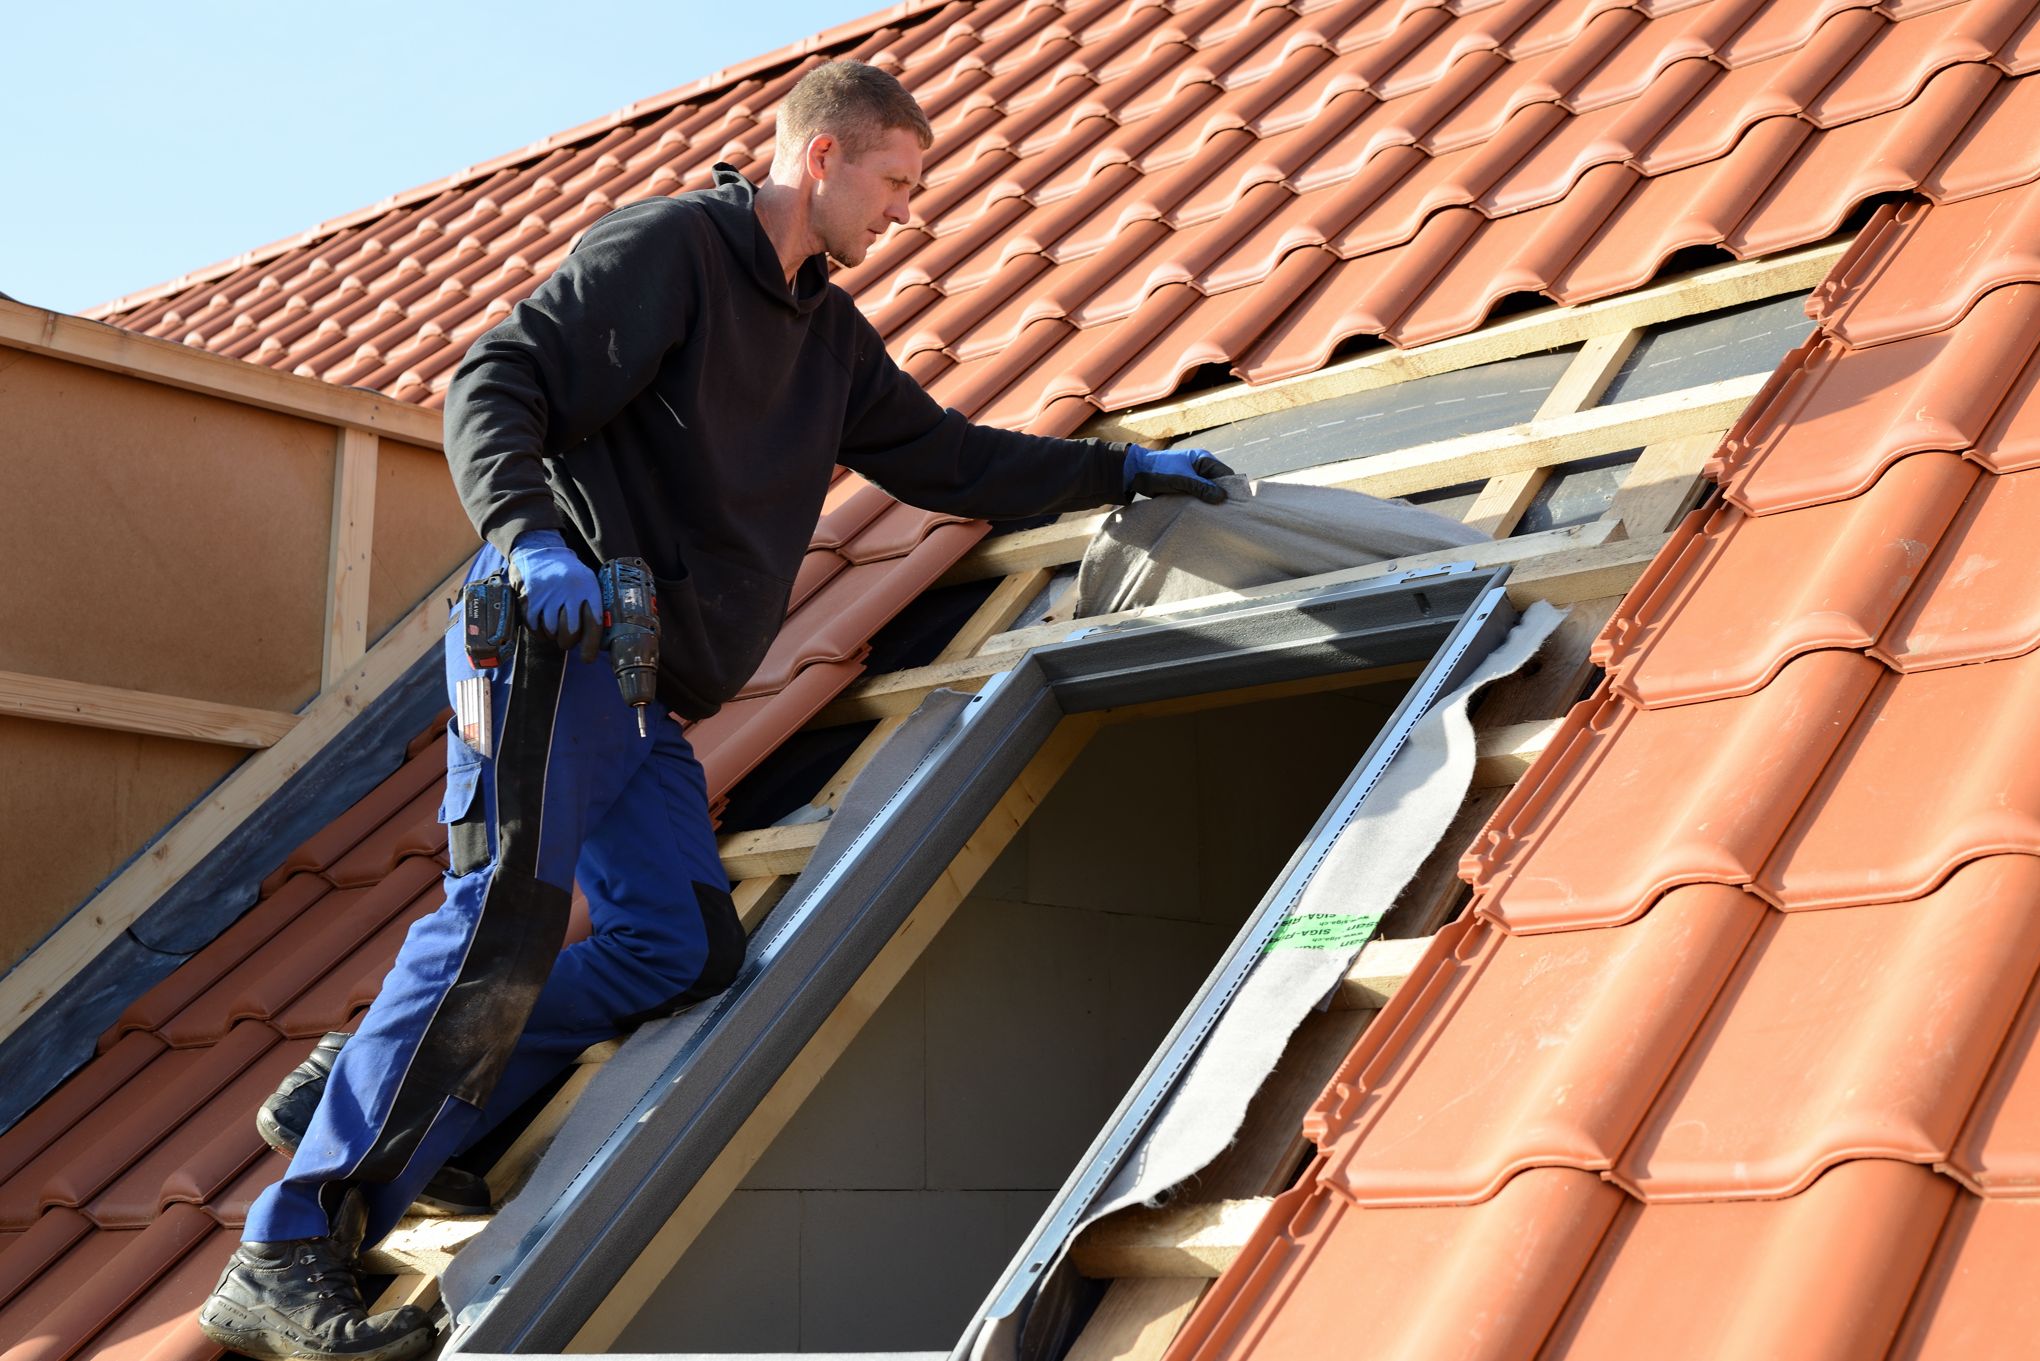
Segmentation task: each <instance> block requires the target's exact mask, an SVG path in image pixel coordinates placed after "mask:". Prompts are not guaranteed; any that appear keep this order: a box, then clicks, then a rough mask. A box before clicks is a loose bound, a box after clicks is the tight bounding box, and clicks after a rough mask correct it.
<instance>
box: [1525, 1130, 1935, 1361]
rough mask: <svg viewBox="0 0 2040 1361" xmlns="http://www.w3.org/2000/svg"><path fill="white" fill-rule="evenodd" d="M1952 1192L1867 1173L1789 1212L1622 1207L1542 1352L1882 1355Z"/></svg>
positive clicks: (1839, 1176)
mask: <svg viewBox="0 0 2040 1361" xmlns="http://www.w3.org/2000/svg"><path fill="white" fill-rule="evenodd" d="M1953 1191H1954V1188H1953V1186H1952V1185H1950V1184H1949V1183H1948V1182H1946V1181H1944V1180H1942V1179H1940V1178H1937V1177H1935V1176H1934V1175H1933V1174H1932V1173H1930V1172H1928V1171H1926V1169H1924V1168H1919V1167H1907V1166H1905V1165H1904V1164H1902V1163H1889V1162H1874V1161H1864V1162H1852V1163H1844V1164H1843V1165H1841V1166H1840V1167H1837V1168H1836V1169H1835V1170H1834V1171H1832V1172H1830V1173H1828V1174H1827V1175H1826V1176H1824V1177H1822V1178H1821V1179H1820V1180H1819V1181H1817V1182H1815V1183H1814V1185H1813V1186H1812V1188H1811V1189H1809V1190H1807V1191H1806V1192H1804V1193H1803V1194H1801V1195H1798V1196H1794V1197H1792V1198H1791V1199H1789V1200H1777V1201H1740V1202H1736V1201H1725V1202H1719V1203H1715V1204H1703V1205H1650V1206H1643V1205H1636V1204H1630V1205H1626V1206H1624V1207H1623V1210H1622V1213H1621V1214H1620V1215H1619V1216H1618V1217H1617V1218H1616V1221H1615V1224H1614V1227H1612V1228H1611V1229H1610V1230H1609V1231H1608V1237H1607V1239H1606V1241H1605V1242H1603V1243H1602V1245H1601V1250H1600V1252H1599V1253H1598V1254H1597V1255H1596V1257H1595V1259H1594V1266H1593V1269H1592V1270H1591V1271H1589V1272H1588V1273H1587V1275H1586V1276H1585V1278H1584V1279H1583V1280H1581V1281H1580V1282H1579V1285H1578V1287H1577V1291H1576V1293H1575V1294H1574V1296H1573V1299H1572V1303H1571V1306H1570V1307H1569V1308H1568V1309H1567V1311H1566V1313H1565V1315H1564V1317H1562V1318H1561V1319H1560V1320H1559V1323H1558V1326H1557V1328H1555V1329H1554V1330H1553V1332H1552V1335H1551V1339H1550V1341H1549V1343H1548V1344H1547V1348H1548V1350H1547V1351H1546V1352H1545V1353H1542V1354H1545V1355H1560V1356H1566V1357H1571V1358H1579V1359H1580V1361H1586V1359H1587V1358H1595V1361H1600V1359H1601V1358H1607V1359H1608V1361H1613V1359H1614V1358H1617V1357H1635V1356H1639V1355H1648V1356H1652V1357H1664V1358H1668V1361H1700V1359H1701V1358H1703V1357H1717V1356H1780V1357H1782V1356H1790V1357H1794V1358H1804V1361H1845V1358H1854V1357H1866V1356H1883V1355H1884V1354H1885V1349H1886V1348H1887V1347H1888V1346H1889V1345H1890V1342H1891V1337H1892V1334H1893V1333H1895V1332H1896V1331H1897V1330H1898V1325H1899V1321H1900V1320H1901V1319H1902V1318H1903V1317H1904V1314H1905V1306H1906V1296H1905V1294H1904V1292H1902V1291H1894V1290H1892V1289H1891V1288H1890V1284H1891V1282H1892V1281H1894V1280H1899V1281H1911V1280H1914V1279H1916V1278H1917V1277H1918V1276H1919V1273H1920V1271H1921V1269H1922V1267H1923V1266H1924V1265H1925V1262H1926V1259H1927V1254H1928V1253H1929V1252H1930V1251H1931V1250H1932V1248H1933V1244H1934V1236H1935V1234H1936V1232H1937V1231H1938V1230H1939V1229H1940V1227H1941V1223H1942V1220H1943V1219H1944V1217H1945V1216H1946V1215H1947V1213H1948V1207H1949V1203H1950V1202H1951V1201H1952V1200H1953V1199H1954V1195H1953ZM1672 1282H1677V1283H1678V1285H1677V1288H1676V1289H1668V1288H1667V1286H1668V1285H1669V1284H1670V1283H1672Z"/></svg>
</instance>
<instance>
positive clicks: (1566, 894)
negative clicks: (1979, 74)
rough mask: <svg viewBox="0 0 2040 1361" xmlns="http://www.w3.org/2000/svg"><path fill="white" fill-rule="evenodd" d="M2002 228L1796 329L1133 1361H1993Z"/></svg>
mask: <svg viewBox="0 0 2040 1361" xmlns="http://www.w3.org/2000/svg"><path fill="white" fill-rule="evenodd" d="M2022 131H2025V132H2027V133H2028V134H2029V132H2030V130H2022ZM2036 213H2040V185H2027V186H2024V187H2020V188H2015V189H2009V190H2004V191H1999V192H1995V193H1992V194H1989V195H1986V196H1983V197H1979V198H1975V199H1972V200H1969V201H1967V202H1963V203H1958V204H1953V205H1947V206H1936V207H1929V206H1928V205H1926V204H1925V203H1923V202H1920V201H1917V200H1914V201H1909V202H1906V203H1904V204H1902V205H1898V206H1893V207H1887V208H1884V209H1881V210H1880V211H1879V213H1878V215H1877V216H1876V217H1875V219H1873V221H1872V223H1871V225H1870V227H1869V228H1868V230H1867V231H1866V232H1865V233H1864V235H1863V236H1862V237H1861V238H1860V239H1859V241H1858V243H1857V245H1856V246H1855V247H1854V249H1852V251H1851V252H1850V253H1849V254H1848V255H1847V256H1845V257H1844V258H1843V260H1842V261H1841V262H1840V263H1839V264H1838V265H1837V267H1836V269H1835V272H1834V274H1833V276H1832V277H1831V278H1830V280H1829V281H1828V283H1827V284H1826V285H1825V286H1823V288H1822V289H1821V290H1819V291H1818V292H1817V293H1816V294H1815V295H1814V297H1813V299H1812V300H1811V301H1810V303H1809V308H1810V310H1811V311H1812V312H1813V314H1814V316H1815V318H1816V320H1818V321H1819V322H1820V327H1819V329H1818V330H1817V332H1816V333H1815V334H1814V336H1813V337H1812V338H1811V339H1810V340H1808V341H1807V342H1806V344H1805V345H1803V346H1801V347H1800V348H1799V349H1798V350H1797V351H1795V352H1794V353H1793V354H1792V355H1790V356H1788V358H1787V359H1786V361H1785V362H1784V364H1783V365H1782V366H1781V367H1780V368H1779V370H1778V372H1777V373H1776V374H1775V375H1774V377H1773V378H1772V380H1771V383H1770V384H1769V386H1768V387H1767V389H1766V390H1765V392H1764V393H1763V394H1762V395H1761V396H1760V397H1759V398H1758V399H1757V401H1755V402H1754V403H1753V404H1752V405H1751V407H1750V409H1749V411H1748V412H1747V414H1746V415H1745V416H1744V418H1743V419H1742V421H1741V422H1740V423H1739V424H1738V425H1737V426H1736V428H1735V429H1734V430H1732V431H1731V432H1730V433H1729V435H1728V437H1727V439H1726V441H1725V442H1724V444H1723V445H1722V447H1721V450H1720V452H1719V453H1718V454H1717V455H1716V457H1715V459H1714V461H1713V463H1712V464H1711V465H1710V471H1711V473H1712V474H1713V475H1714V477H1715V478H1716V480H1717V481H1718V482H1719V483H1720V484H1721V486H1722V488H1723V491H1724V497H1723V499H1722V500H1721V501H1720V502H1719V503H1718V504H1717V505H1716V506H1715V507H1714V508H1712V509H1703V510H1701V511H1696V512H1695V513H1694V514H1693V516H1692V517H1691V518H1689V519H1688V521H1687V522H1686V524H1685V525H1684V527H1683V528H1682V529H1681V530H1680V531H1679V532H1678V533H1677V534H1676V535H1675V536H1674V538H1673V540H1672V542H1671V543H1670V544H1669V545H1668V546H1667V547H1666V548H1665V550H1664V552H1663V553H1662V554H1661V555H1660V556H1659V557H1658V558H1657V560H1656V561H1655V562H1654V563H1653V565H1652V567H1651V569H1650V571H1649V573H1648V574H1647V575H1646V577H1645V578H1644V580H1643V581H1642V582H1640V583H1639V584H1638V586H1637V587H1636V589H1635V590H1633V591H1632V592H1631V593H1630V595H1629V597H1628V599H1627V600H1626V601H1625V602H1624V604H1623V606H1622V608H1621V609H1620V610H1619V611H1618V612H1617V613H1616V615H1615V617H1614V619H1613V620H1612V621H1611V623H1610V624H1609V626H1608V628H1607V630H1606V632H1605V633H1604V634H1603V635H1602V637H1601V639H1600V642H1599V644H1598V651H1597V658H1598V660H1600V661H1601V662H1602V663H1603V665H1604V666H1605V667H1606V669H1607V677H1606V680H1605V682H1604V684H1603V685H1602V686H1601V687H1600V689H1599V690H1598V691H1597V692H1596V693H1595V694H1594V695H1593V696H1592V697H1591V698H1589V699H1587V700H1586V701H1584V702H1582V703H1581V704H1580V705H1579V706H1578V707H1577V708H1575V710H1574V711H1573V713H1572V714H1571V715H1570V716H1569V717H1568V719H1567V720H1566V723H1565V725H1564V729H1563V731H1562V732H1561V734H1560V735H1559V736H1558V738H1557V739H1555V740H1554V741H1553V743H1552V745H1551V747H1550V749H1549V750H1548V751H1547V753H1546V754H1545V756H1544V757H1543V759H1542V760H1540V762H1539V763H1538V765H1537V767H1536V768H1535V769H1534V770H1533V771H1532V772H1531V773H1530V775H1529V776H1528V777H1526V779H1525V780H1524V781H1523V783H1522V784H1521V785H1520V786H1518V788H1517V789H1516V790H1515V791H1514V792H1513V793H1512V795H1511V796H1510V798H1509V799H1508V800H1507V802H1506V803H1505V804H1504V805H1503V806H1502V807H1501V808H1500V809H1499V810H1498V811H1497V812H1496V814H1495V816H1494V818H1493V819H1492V821H1491V822H1490V823H1489V825H1488V827H1487V828H1486V830H1485V831H1484V832H1483V834H1482V836H1481V837H1480V838H1479V839H1478V841H1477V842H1476V843H1475V845H1474V846H1473V848H1472V849H1471V850H1469V851H1468V852H1467V854H1466V857H1465V859H1464V861H1463V862H1462V868H1463V871H1464V873H1465V874H1466V877H1467V878H1468V879H1469V880H1470V881H1471V882H1472V884H1473V885H1474V887H1475V890H1476V895H1477V896H1476V897H1475V900H1474V904H1473V907H1472V909H1471V910H1470V911H1469V912H1468V913H1467V914H1466V915H1465V916H1464V917H1463V918H1462V919H1461V920H1460V921H1458V922H1456V923H1455V924H1454V925H1452V926H1450V927H1448V928H1447V929H1446V930H1445V931H1443V932H1441V933H1440V935H1439V938H1438V940H1437V941H1436V943H1435V944H1434V946H1433V948H1432V949H1431V950H1430V952H1429V953H1428V955H1427V956H1426V958H1425V960H1424V962H1423V964H1422V965H1420V967H1419V969H1418V970H1417V972H1416V974H1415V975H1413V977H1412V978H1411V980H1410V982H1409V984H1408V985H1407V987H1406V989H1405V991H1404V992H1403V993H1402V994H1401V995H1400V996H1399V997H1398V998H1397V999H1396V1001H1395V1002H1394V1003H1393V1004H1392V1005H1391V1007H1390V1008H1388V1009H1387V1010H1384V1011H1383V1013H1382V1015H1381V1017H1380V1019H1379V1021H1378V1022H1377V1023H1376V1024H1375V1026H1374V1027H1373V1028H1372V1029H1370V1030H1369V1031H1368V1032H1367V1035H1366V1037H1365V1038H1364V1039H1363V1040H1362V1041H1361V1043H1360V1044H1359V1046H1358V1047H1357V1048H1356V1049H1355V1050H1354V1052H1353V1054H1352V1055H1351V1056H1350V1057H1349V1058H1348V1059H1347V1061H1346V1063H1345V1065H1344V1066H1343V1067H1342V1068H1341V1070H1340V1072H1339V1074H1338V1075H1337V1077H1335V1078H1334V1080H1333V1082H1332V1084H1331V1086H1330V1087H1329V1088H1328V1090H1327V1091H1326V1093H1325V1095H1324V1097H1323V1098H1322V1099H1321V1101H1320V1103H1319V1106H1318V1108H1317V1110H1316V1111H1315V1112H1314V1114H1313V1116H1312V1121H1313V1125H1314V1128H1313V1135H1314V1137H1315V1138H1316V1139H1317V1141H1318V1143H1319V1144H1320V1146H1321V1149H1322V1152H1321V1154H1320V1156H1319V1157H1318V1159H1317V1160H1316V1162H1315V1163H1314V1164H1313V1166H1312V1167H1311V1169H1310V1170H1309V1172H1308V1173H1307V1174H1306V1176H1305V1178H1304V1179H1303V1181H1302V1182H1301V1183H1300V1184H1299V1185H1298V1186H1297V1187H1295V1188H1294V1189H1293V1190H1291V1191H1289V1192H1288V1193H1286V1194H1285V1195H1284V1196H1283V1197H1281V1198H1280V1199H1279V1200H1278V1201H1277V1203H1276V1207H1275V1210H1274V1211H1273V1213H1271V1214H1270V1216H1269V1217H1268V1219H1267V1220H1266V1221H1265V1222H1264V1223H1263V1224H1262V1226H1261V1227H1260V1229H1259V1230H1258V1231H1257V1233H1256V1234H1255V1236H1254V1239H1253V1241H1252V1243H1251V1244H1250V1245H1249V1247H1248V1249H1247V1250H1246V1251H1245V1252H1244V1253H1243V1254H1242V1255H1241V1257H1240V1259H1239V1261H1238V1262H1237V1263H1236V1264H1235V1265H1234V1266H1233V1268H1232V1269H1231V1270H1230V1271H1229V1272H1228V1273H1227V1274H1226V1276H1225V1278H1224V1279H1223V1280H1221V1281H1220V1282H1219V1284H1218V1286H1217V1287H1216V1288H1215V1290H1214V1291H1213V1293H1212V1294H1211V1296H1209V1297H1208V1298H1207V1299H1206V1300H1205V1302H1204V1304H1203V1306H1202V1307H1201V1308H1200V1310H1199V1312H1198V1313H1197V1314H1196V1315H1195V1316H1194V1318H1193V1319H1192V1321H1191V1324H1190V1326H1189V1327H1188V1328H1187V1329H1186V1330H1185V1332H1184V1334H1183V1336H1182V1337H1181V1338H1179V1339H1178V1343H1177V1346H1176V1348H1175V1350H1174V1351H1172V1352H1171V1356H1172V1357H1174V1358H1185V1359H1187V1358H1191V1357H1195V1358H1199V1359H1200V1361H1203V1359H1205V1358H1217V1357H1248V1356H1254V1357H1276V1356H1282V1357H1287V1356H1302V1355H1329V1354H1332V1353H1333V1352H1336V1351H1338V1350H1340V1348H1341V1344H1342V1342H1343V1341H1344V1340H1345V1339H1347V1338H1349V1337H1350V1335H1351V1334H1350V1329H1351V1327H1352V1324H1351V1320H1353V1319H1355V1318H1358V1319H1364V1320H1365V1334H1366V1336H1367V1338H1368V1340H1369V1345H1370V1346H1372V1347H1376V1348H1378V1349H1380V1350H1381V1351H1383V1352H1384V1353H1386V1354H1393V1355H1396V1356H1399V1357H1408V1358H1443V1357H1452V1358H1504V1357H1507V1358H1531V1357H1549V1358H1558V1357H1564V1358H1569V1359H1572V1361H1577V1359H1579V1358H1597V1357H1609V1358H1615V1357H1636V1356H1646V1355H1647V1356H1651V1357H1655V1358H1663V1359H1664V1361H1677V1359H1678V1358H1685V1357H1692V1358H1696V1359H1697V1358H1701V1357H1721V1356H1780V1357H1783V1356H1790V1357H1794V1358H1798V1359H1799V1361H1822V1359H1824V1358H1832V1359H1835V1361H1839V1359H1840V1358H1872V1357H1886V1356H1890V1357H1904V1358H1916V1359H1924V1358H1940V1357H1947V1358H1961V1359H1962V1361H1988V1358H1996V1357H2005V1358H2010V1357H2027V1356H2031V1355H2033V1354H2034V1349H2035V1341H2034V1339H2035V1336H2036V1331H2035V1329H2036V1324H2040V1306H2036V1305H2035V1304H2034V1303H2033V1300H2034V1292H2033V1290H2032V1288H2031V1279H2030V1278H2031V1273H2032V1265H2033V1263H2034V1261H2035V1260H2036V1255H2040V1061H2036V1060H2035V1057H2034V1046H2035V1043H2036V1040H2040V986H2036V979H2040V775H2036V774H2035V773H2034V772H2035V769H2036V765H2035V762H2034V760H2033V753H2034V752H2035V750H2036V749H2040V604H2036V594H2035V591H2034V589H2033V586H2034V582H2035V581H2036V579H2040V536H2036V535H2035V534H2034V532H2033V526H2034V525H2035V523H2036V519H2035V515H2036V512H2040V500H2036V498H2040V438H2036V430H2040V426H2036V424H2035V423H2036V421H2040V402H2034V401H2032V400H2030V397H2031V392H2032V386H2033V384H2034V382H2035V379H2036V375H2040V252H2036V250H2035V245H2036V242H2040V237H2036V236H2035V235H2034V234H2033V232H2032V230H2031V229H2030V228H2029V227H2026V226H2024V225H2023V224H2029V223H2031V222H2033V221H2034V220H2035V218H2034V215H2035V214H2036Z"/></svg>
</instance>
